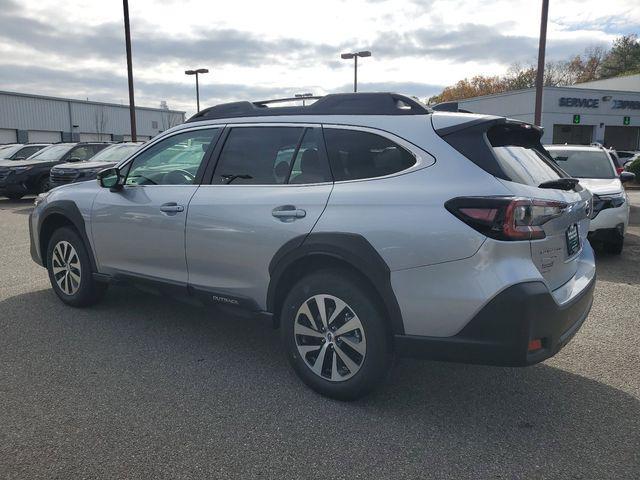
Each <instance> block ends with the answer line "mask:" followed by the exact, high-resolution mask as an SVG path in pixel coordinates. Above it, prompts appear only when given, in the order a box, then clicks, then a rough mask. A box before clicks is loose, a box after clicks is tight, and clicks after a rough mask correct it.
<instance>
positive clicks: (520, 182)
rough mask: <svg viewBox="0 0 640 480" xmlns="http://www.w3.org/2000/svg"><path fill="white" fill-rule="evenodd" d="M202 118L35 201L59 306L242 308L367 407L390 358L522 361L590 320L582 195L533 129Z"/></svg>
mask: <svg viewBox="0 0 640 480" xmlns="http://www.w3.org/2000/svg"><path fill="white" fill-rule="evenodd" d="M271 105H272V103H270V102H256V103H250V102H238V103H233V104H225V105H218V106H215V107H212V108H209V109H206V110H203V111H202V112H200V113H199V114H197V115H195V116H194V117H193V118H191V119H190V120H189V121H188V122H187V123H185V124H184V125H180V126H178V127H175V128H173V129H171V130H169V131H167V132H164V133H163V134H162V135H159V136H158V137H156V138H154V139H153V140H151V141H150V142H149V143H148V144H146V145H145V146H143V147H142V148H141V149H140V150H139V151H138V152H136V153H135V154H134V155H133V156H132V157H131V158H129V159H127V160H125V161H124V162H123V163H121V164H120V165H118V167H115V168H110V169H107V170H104V171H102V172H101V173H100V174H98V182H96V183H93V182H82V183H77V184H71V185H64V186H61V187H58V188H56V189H54V190H52V191H51V192H50V193H48V194H47V195H41V196H40V197H39V198H38V199H37V205H36V207H35V209H34V210H33V213H32V215H31V218H30V227H31V240H32V244H31V251H32V255H33V258H34V259H35V261H36V262H38V263H40V264H41V265H43V266H45V267H47V268H48V270H49V277H50V280H51V285H52V287H53V289H54V291H55V292H56V294H57V295H58V296H59V297H60V299H61V300H62V301H63V302H65V303H67V304H69V305H72V306H86V305H89V304H91V303H94V302H96V301H98V300H99V299H100V297H101V296H102V295H103V294H104V292H105V289H106V286H107V285H108V284H110V283H112V282H113V283H129V284H145V285H146V286H147V289H149V287H151V288H154V289H155V290H157V291H158V292H162V293H164V294H169V293H170V294H174V295H175V296H177V297H180V296H187V297H190V298H197V299H200V300H201V301H202V302H203V303H216V304H222V305H225V306H232V307H235V308H241V309H245V310H249V311H250V312H253V313H255V314H257V315H260V316H262V317H265V318H269V319H271V321H272V322H273V325H274V327H276V328H280V329H281V331H282V338H283V347H284V351H285V352H286V356H287V358H288V359H289V361H290V362H291V364H292V366H293V368H294V369H295V371H296V372H297V374H298V375H299V376H300V378H301V379H302V380H303V381H304V382H305V383H307V384H308V385H309V386H310V387H312V388H313V389H315V390H317V391H319V392H321V393H323V394H325V395H329V396H332V397H336V398H341V399H351V398H356V397H358V396H361V395H363V394H365V393H366V392H369V391H370V390H371V389H372V388H374V387H375V386H376V385H377V384H378V383H379V382H380V380H381V379H383V378H384V377H385V372H386V371H387V369H388V368H389V366H390V365H391V358H392V356H393V355H394V354H397V355H419V356H422V357H426V358H431V359H439V360H452V361H462V362H474V363H488V364H495V365H523V366H524V365H531V364H533V363H537V362H540V361H542V360H544V359H546V358H548V357H550V356H552V355H554V354H555V353H556V352H558V351H559V350H560V348H562V346H563V345H565V344H566V343H567V342H568V341H569V340H570V339H571V337H572V336H573V335H574V334H575V332H576V331H577V330H578V329H579V328H580V326H581V325H582V323H583V322H584V320H585V319H586V317H587V314H588V313H589V310H590V308H591V302H592V296H593V288H594V284H595V263H594V257H593V250H592V249H591V247H590V246H589V242H587V241H586V236H587V232H588V230H589V214H590V209H591V194H590V193H589V191H588V190H586V189H583V188H582V187H581V186H580V185H579V184H578V182H577V180H575V179H572V178H568V177H567V175H566V174H565V173H564V172H563V171H562V170H561V169H559V168H558V167H557V166H556V165H555V164H554V163H553V161H552V160H551V158H550V157H549V156H548V153H547V152H546V151H545V150H544V149H543V148H542V146H541V145H540V136H541V131H540V129H539V128H537V127H535V126H532V125H528V124H525V123H522V122H518V121H512V120H508V119H505V118H502V117H494V116H483V115H467V114H458V113H445V112H436V113H433V112H431V111H430V110H428V109H427V108H426V107H424V106H423V105H421V104H419V103H417V102H415V101H414V100H412V99H410V98H407V97H404V96H400V95H395V94H390V93H359V94H340V95H328V96H326V97H323V98H321V99H319V100H317V101H316V102H315V103H313V104H311V105H307V106H302V107H272V106H271Z"/></svg>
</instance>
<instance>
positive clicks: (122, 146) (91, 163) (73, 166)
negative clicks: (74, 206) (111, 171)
mask: <svg viewBox="0 0 640 480" xmlns="http://www.w3.org/2000/svg"><path fill="white" fill-rule="evenodd" d="M143 143H144V142H122V143H115V144H113V145H109V146H108V147H107V148H105V149H104V150H101V151H100V152H98V153H96V154H95V155H94V156H93V157H91V159H89V160H84V161H82V162H69V163H63V164H61V165H56V166H55V167H53V168H52V169H51V172H50V174H49V186H50V188H54V187H58V186H60V185H65V184H67V183H74V182H85V181H87V180H95V178H96V175H97V174H98V172H99V171H100V170H103V169H105V168H108V167H113V166H115V165H117V164H118V163H120V162H121V161H122V160H125V159H127V158H128V157H129V156H130V155H132V154H133V153H134V152H136V151H138V149H139V148H140V146H141V145H142V144H143Z"/></svg>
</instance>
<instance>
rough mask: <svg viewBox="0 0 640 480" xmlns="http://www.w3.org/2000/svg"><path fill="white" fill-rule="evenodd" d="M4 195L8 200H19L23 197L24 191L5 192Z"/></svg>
mask: <svg viewBox="0 0 640 480" xmlns="http://www.w3.org/2000/svg"><path fill="white" fill-rule="evenodd" d="M5 197H7V198H8V199H9V200H20V199H21V198H22V197H24V193H5Z"/></svg>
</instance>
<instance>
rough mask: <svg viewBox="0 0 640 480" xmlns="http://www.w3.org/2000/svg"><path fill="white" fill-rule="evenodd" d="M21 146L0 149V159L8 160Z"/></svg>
mask: <svg viewBox="0 0 640 480" xmlns="http://www.w3.org/2000/svg"><path fill="white" fill-rule="evenodd" d="M22 147H23V146H22V145H11V146H8V147H5V148H2V149H0V158H9V157H11V156H12V155H13V154H14V153H16V152H17V151H19V150H20V149H21V148H22Z"/></svg>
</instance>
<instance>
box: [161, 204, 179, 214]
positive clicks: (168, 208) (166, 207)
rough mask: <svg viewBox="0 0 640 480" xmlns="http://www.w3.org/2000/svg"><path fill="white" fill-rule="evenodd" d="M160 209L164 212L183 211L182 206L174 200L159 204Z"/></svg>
mask: <svg viewBox="0 0 640 480" xmlns="http://www.w3.org/2000/svg"><path fill="white" fill-rule="evenodd" d="M160 211H161V212H165V213H178V212H184V207H183V206H182V205H178V204H177V203H176V202H169V203H163V204H162V205H160Z"/></svg>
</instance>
